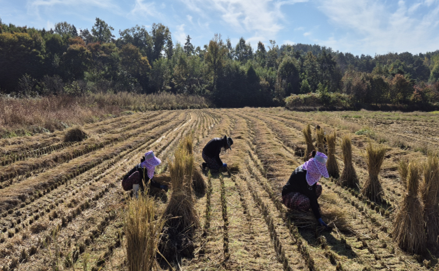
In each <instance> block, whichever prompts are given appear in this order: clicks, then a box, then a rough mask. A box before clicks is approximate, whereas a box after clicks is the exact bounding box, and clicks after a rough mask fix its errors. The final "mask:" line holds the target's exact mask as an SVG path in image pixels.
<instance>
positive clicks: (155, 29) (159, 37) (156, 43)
mask: <svg viewBox="0 0 439 271" xmlns="http://www.w3.org/2000/svg"><path fill="white" fill-rule="evenodd" d="M151 36H152V42H153V52H152V58H150V59H151V61H155V60H156V59H159V58H160V57H161V55H162V51H163V49H164V46H165V44H166V43H167V41H168V40H169V39H171V32H170V31H169V28H168V27H166V26H164V25H162V24H153V25H152V30H151ZM148 58H149V56H148Z"/></svg>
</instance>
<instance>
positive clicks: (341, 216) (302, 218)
mask: <svg viewBox="0 0 439 271" xmlns="http://www.w3.org/2000/svg"><path fill="white" fill-rule="evenodd" d="M320 199H321V204H320V210H321V215H322V219H323V220H324V221H325V222H327V224H328V225H329V226H334V227H336V228H337V229H338V230H340V231H341V232H343V233H346V234H351V233H353V231H354V230H353V228H352V227H351V225H350V224H349V221H348V214H349V210H348V209H347V208H348V207H340V206H342V205H341V204H340V202H339V198H338V197H337V198H331V196H330V195H328V194H324V195H322V197H321V198H320ZM288 217H289V218H290V219H291V220H292V221H293V222H294V225H295V226H297V227H299V228H307V229H314V228H315V226H316V218H315V217H314V214H313V213H312V212H301V211H296V210H291V209H290V210H289V212H288Z"/></svg>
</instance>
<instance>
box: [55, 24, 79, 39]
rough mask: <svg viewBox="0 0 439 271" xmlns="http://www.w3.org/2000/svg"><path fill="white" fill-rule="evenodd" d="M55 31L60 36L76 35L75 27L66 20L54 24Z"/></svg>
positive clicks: (72, 36)
mask: <svg viewBox="0 0 439 271" xmlns="http://www.w3.org/2000/svg"><path fill="white" fill-rule="evenodd" d="M54 31H55V33H57V34H59V35H60V36H62V37H66V36H67V38H75V37H77V36H78V31H77V30H76V27H75V26H74V25H72V24H69V23H67V22H61V23H57V24H55V30H54Z"/></svg>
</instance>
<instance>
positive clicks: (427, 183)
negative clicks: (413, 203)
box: [421, 155, 439, 242]
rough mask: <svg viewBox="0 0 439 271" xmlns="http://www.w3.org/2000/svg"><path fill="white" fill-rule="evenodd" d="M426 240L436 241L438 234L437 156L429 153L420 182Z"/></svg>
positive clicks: (438, 180)
mask: <svg viewBox="0 0 439 271" xmlns="http://www.w3.org/2000/svg"><path fill="white" fill-rule="evenodd" d="M421 196H422V201H423V203H424V219H425V225H426V232H427V240H430V241H431V242H437V239H438V236H439V198H438V197H439V158H438V157H437V156H434V155H430V156H429V157H428V159H427V162H426V163H425V165H424V180H423V182H422V183H421Z"/></svg>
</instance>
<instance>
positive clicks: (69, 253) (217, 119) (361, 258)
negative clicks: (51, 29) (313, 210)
mask: <svg viewBox="0 0 439 271" xmlns="http://www.w3.org/2000/svg"><path fill="white" fill-rule="evenodd" d="M307 114H310V113H296V112H289V111H285V110H282V109H278V108H274V109H251V108H246V109H230V110H225V109H206V110H186V111H160V112H154V113H145V114H135V115H130V116H123V117H119V118H117V119H113V120H106V121H104V122H102V123H96V124H94V125H93V126H92V125H90V126H85V127H83V130H84V131H86V133H87V134H88V135H89V137H88V138H87V139H86V140H84V141H82V142H78V143H68V144H66V143H62V136H63V135H62V134H56V135H54V136H53V138H52V139H50V138H47V137H46V136H45V135H40V137H41V144H38V139H37V138H33V139H31V140H29V142H28V143H29V144H28V145H26V147H24V148H23V149H22V150H19V148H17V146H16V144H13V142H12V141H9V142H8V143H5V142H3V143H2V145H1V146H3V149H2V152H1V153H4V156H3V157H2V158H1V159H2V160H1V161H2V163H3V164H2V167H1V169H2V170H1V176H3V177H2V182H1V183H0V185H1V189H0V217H1V222H0V231H1V236H0V266H2V267H3V270H52V269H57V270H69V269H72V268H75V270H78V269H80V270H124V269H125V268H126V261H125V259H126V251H125V250H124V242H125V237H124V231H123V219H124V208H125V203H126V201H127V199H128V198H129V195H128V193H125V192H123V190H122V188H121V185H120V182H121V178H122V176H123V175H124V174H125V173H126V172H127V171H128V170H129V169H130V168H131V167H133V166H134V165H135V164H137V163H138V162H139V159H140V157H141V156H142V154H143V153H145V152H146V151H148V150H154V152H155V153H156V155H157V156H158V157H159V158H161V159H162V161H163V164H162V165H161V166H160V168H159V169H158V170H157V171H158V172H166V170H167V163H168V161H169V160H170V159H172V155H173V153H174V150H175V148H176V146H177V144H178V142H179V140H180V139H181V138H183V137H184V136H185V135H187V134H189V133H193V135H194V139H195V147H194V154H195V159H196V163H197V164H201V162H202V158H201V151H202V148H203V146H204V145H205V144H206V143H207V142H208V141H209V140H210V139H212V138H213V137H220V136H224V135H229V136H231V137H232V138H233V139H234V145H233V147H232V151H227V152H226V153H224V154H222V159H223V160H224V162H226V163H228V164H232V163H234V164H236V165H237V168H239V170H237V171H236V172H233V173H231V174H228V173H222V174H213V175H211V176H210V175H208V174H205V175H204V176H203V177H204V178H205V181H206V183H207V190H206V193H205V194H203V195H196V197H195V199H194V200H195V209H196V212H197V214H198V216H199V219H200V226H199V227H198V228H197V229H196V234H195V239H194V242H195V246H196V249H195V252H194V257H193V258H187V259H184V260H183V261H182V262H181V263H180V267H181V268H182V269H184V270H426V269H429V268H431V267H432V265H434V264H436V262H435V261H434V258H432V259H433V261H429V260H431V259H428V260H425V261H423V258H422V257H421V256H418V255H409V254H407V253H405V252H403V251H401V250H400V249H399V248H398V246H397V245H396V244H395V243H394V242H393V239H392V236H391V229H392V224H393V219H394V217H393V216H394V210H395V209H396V208H397V207H398V204H399V203H400V201H401V200H402V196H403V195H404V194H405V193H406V192H405V188H404V187H403V185H402V184H401V182H400V180H399V175H398V173H397V163H398V162H399V160H400V159H419V160H422V159H425V157H426V156H425V154H423V153H422V152H419V151H415V150H411V149H401V148H399V147H398V146H394V145H393V144H391V142H390V141H389V142H384V144H387V147H388V150H387V154H386V160H385V163H384V165H383V169H382V171H381V173H380V178H381V182H382V185H383V187H384V189H385V195H384V199H385V203H384V204H382V205H377V204H375V203H373V202H370V201H369V200H367V199H365V198H364V197H363V196H361V195H360V194H359V193H358V192H357V191H356V190H352V189H347V188H344V187H341V186H339V185H337V184H336V183H335V182H334V180H332V179H328V180H325V179H322V180H321V184H322V185H323V195H322V197H321V198H320V199H319V201H320V204H321V207H322V213H323V217H324V218H325V213H326V214H330V213H331V214H333V213H334V212H335V213H336V214H337V216H336V218H337V220H335V221H328V222H331V223H332V225H333V226H334V230H333V231H332V232H331V233H328V232H319V231H318V230H316V228H313V227H311V228H310V227H302V226H301V224H300V223H298V221H296V220H295V218H293V217H291V214H290V213H289V212H288V210H287V209H286V208H285V206H283V204H282V203H281V190H282V186H283V185H284V184H285V183H286V181H287V180H288V178H289V176H290V174H291V172H292V171H293V170H294V169H295V167H297V166H299V165H300V164H302V163H303V159H302V156H303V153H304V150H305V142H304V139H303V135H302V130H303V128H304V127H305V126H306V125H307V124H308V123H310V124H311V125H313V126H315V125H317V124H318V125H320V126H321V127H322V129H324V131H325V132H326V133H330V132H332V131H334V130H335V131H337V133H338V135H339V137H338V138H339V140H340V135H342V134H350V135H351V136H352V142H353V160H354V166H355V170H356V171H357V174H358V177H359V180H360V185H363V184H364V182H365V180H366V178H367V174H368V173H367V166H366V162H365V159H364V156H363V153H364V148H365V146H366V144H367V143H368V141H369V140H375V141H377V142H379V141H380V139H378V138H376V139H374V138H372V139H370V138H369V137H367V136H364V135H355V134H354V133H353V131H352V130H351V129H350V128H349V127H343V126H342V125H341V124H340V123H338V125H336V124H334V123H331V122H329V121H327V118H326V117H325V116H323V117H321V118H320V119H319V116H317V115H313V116H312V117H310V115H307ZM14 140H15V141H14V142H18V139H14ZM22 140H23V141H25V140H24V139H22ZM33 149H35V150H33ZM336 158H337V160H338V163H339V166H340V167H341V168H343V160H342V159H341V158H342V157H341V153H340V150H339V147H337V152H336ZM48 161H49V162H48ZM25 164H31V165H33V167H27V168H24V165H25ZM171 189H172V188H171ZM150 193H151V194H152V195H154V196H155V197H156V198H157V201H156V205H157V209H158V212H159V213H163V212H164V210H165V208H166V204H167V199H168V198H167V197H168V196H167V195H166V194H165V193H163V192H161V191H158V190H157V191H156V190H154V188H151V190H150ZM168 194H169V193H168ZM329 217H331V218H333V217H334V216H326V219H328V218H329ZM431 253H432V254H433V256H434V255H435V256H438V255H436V254H437V252H435V251H432V252H431ZM162 267H163V268H166V266H162ZM84 268H85V269H84Z"/></svg>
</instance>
